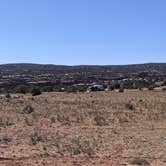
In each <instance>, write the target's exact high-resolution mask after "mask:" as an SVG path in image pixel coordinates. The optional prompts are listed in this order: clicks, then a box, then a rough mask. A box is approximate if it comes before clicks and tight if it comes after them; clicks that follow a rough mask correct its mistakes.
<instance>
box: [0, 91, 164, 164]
mask: <svg viewBox="0 0 166 166" xmlns="http://www.w3.org/2000/svg"><path fill="white" fill-rule="evenodd" d="M1 165H2V166H44V165H45V166H48V165H50V166H96V165H97V166H127V165H130V166H132V165H152V166H164V165H166V92H164V91H156V92H155V91H125V92H124V93H118V92H94V93H75V94H73V93H43V94H42V95H40V96H36V97H32V96H31V95H30V94H27V95H21V94H13V95H11V98H10V97H8V98H6V96H5V95H1V96H0V166H1Z"/></svg>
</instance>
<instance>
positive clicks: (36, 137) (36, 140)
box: [30, 132, 45, 145]
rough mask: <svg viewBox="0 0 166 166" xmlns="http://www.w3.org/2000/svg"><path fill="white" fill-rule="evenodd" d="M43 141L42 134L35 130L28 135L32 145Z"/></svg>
mask: <svg viewBox="0 0 166 166" xmlns="http://www.w3.org/2000/svg"><path fill="white" fill-rule="evenodd" d="M44 141H45V138H44V137H43V136H42V135H40V134H39V133H38V132H35V133H34V134H32V135H31V136H30V142H31V143H32V145H36V144H38V143H39V142H44Z"/></svg>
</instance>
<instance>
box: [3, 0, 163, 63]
mask: <svg viewBox="0 0 166 166" xmlns="http://www.w3.org/2000/svg"><path fill="white" fill-rule="evenodd" d="M165 7H166V0H2V1H0V63H1V64H2V63H16V62H17V63H20V62H28V63H49V64H50V63H51V64H64V65H80V64H101V65H103V64H105V65H108V64H131V63H144V62H166V21H165V19H166V10H165Z"/></svg>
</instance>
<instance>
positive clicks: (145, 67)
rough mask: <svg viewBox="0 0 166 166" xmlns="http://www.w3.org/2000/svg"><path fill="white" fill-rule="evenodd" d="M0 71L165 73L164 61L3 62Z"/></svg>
mask: <svg viewBox="0 0 166 166" xmlns="http://www.w3.org/2000/svg"><path fill="white" fill-rule="evenodd" d="M0 72H1V73H2V72H3V73H6V74H13V73H17V74H27V73H41V74H44V73H50V74H65V73H89V74H90V75H91V74H92V75H93V74H106V73H107V74H108V75H132V74H136V73H142V72H146V73H148V74H159V75H165V74H166V63H147V64H133V65H106V66H98V65H82V66H63V65H49V64H48V65H42V64H26V63H20V64H3V65H0Z"/></svg>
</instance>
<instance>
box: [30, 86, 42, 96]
mask: <svg viewBox="0 0 166 166" xmlns="http://www.w3.org/2000/svg"><path fill="white" fill-rule="evenodd" d="M31 94H32V96H37V95H41V90H40V89H39V88H36V87H35V88H33V89H32V91H31Z"/></svg>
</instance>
